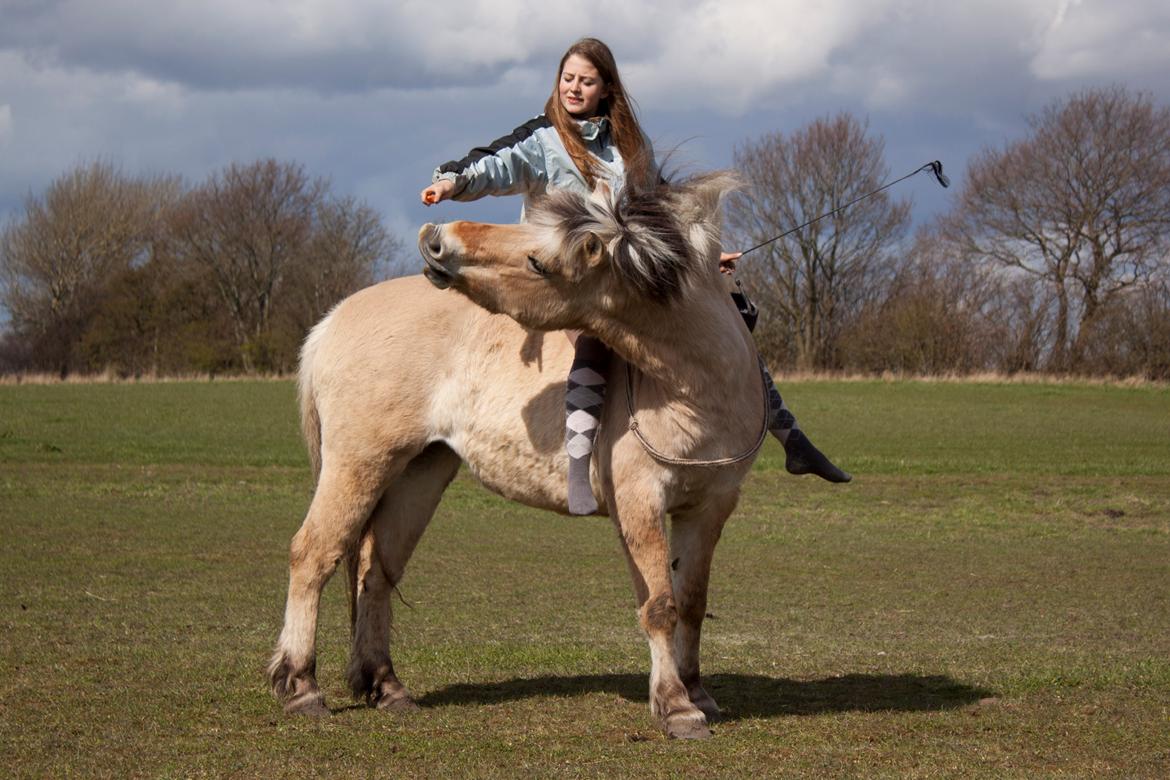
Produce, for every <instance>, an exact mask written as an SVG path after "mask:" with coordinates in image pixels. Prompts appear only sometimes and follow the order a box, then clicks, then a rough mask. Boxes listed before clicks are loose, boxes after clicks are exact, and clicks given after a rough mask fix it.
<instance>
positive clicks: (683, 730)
mask: <svg viewBox="0 0 1170 780" xmlns="http://www.w3.org/2000/svg"><path fill="white" fill-rule="evenodd" d="M666 736H668V737H670V738H671V739H710V738H711V729H709V728H707V724H706V723H704V722H703V720H702V719H701V718H694V717H686V718H671V719H670V720H668V721H667V722H666Z"/></svg>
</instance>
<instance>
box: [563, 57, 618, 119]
mask: <svg viewBox="0 0 1170 780" xmlns="http://www.w3.org/2000/svg"><path fill="white" fill-rule="evenodd" d="M560 94H561V105H562V106H564V107H565V110H566V111H568V112H569V113H570V114H572V115H573V116H575V117H576V118H578V119H588V118H589V117H591V116H596V115H597V107H598V106H599V105H600V104H601V101H602V100H603V99H605V98H607V97H609V87H607V86H606V85H605V82H604V81H602V80H601V74H599V73H598V72H597V68H595V67H593V65H592V64H591V63H590V62H589V60H587V59H585V58H584V57H582V56H581V55H579V54H570V55H569V58H568V59H567V60H565V67H564V68H562V69H561V81H560Z"/></svg>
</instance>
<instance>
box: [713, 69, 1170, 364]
mask: <svg viewBox="0 0 1170 780" xmlns="http://www.w3.org/2000/svg"><path fill="white" fill-rule="evenodd" d="M735 164H736V167H737V168H739V169H740V170H741V171H742V172H743V174H744V176H745V178H746V179H747V181H748V182H750V183H751V187H750V190H749V191H748V193H747V197H744V198H741V199H740V200H739V201H738V202H737V203H733V204H732V206H731V208H730V209H729V212H728V223H729V228H730V231H729V232H730V234H731V238H730V240H729V241H726V242H725V243H726V244H728V245H730V246H736V245H742V246H752V245H755V244H757V243H759V242H761V241H764V240H767V239H768V238H770V237H771V236H774V235H777V234H779V233H782V232H784V231H785V230H786V229H788V228H789V227H791V226H793V225H800V224H802V223H803V222H805V221H807V220H809V219H812V218H813V217H816V216H817V215H819V214H823V213H825V212H828V211H832V210H833V209H835V208H837V207H839V206H841V205H843V204H845V203H849V202H850V201H851V200H853V199H854V198H856V197H858V196H859V195H862V194H865V193H867V192H870V191H872V190H874V189H876V188H877V187H879V186H880V184H881V183H882V182H883V181H884V180H885V179H886V178H887V177H888V175H889V171H888V169H887V168H886V166H885V164H884V162H883V149H882V142H881V140H880V139H879V138H874V137H872V136H871V135H870V134H869V133H868V132H867V128H866V126H865V124H864V123H863V122H860V121H859V120H857V119H856V118H854V117H852V116H850V115H848V114H844V115H840V116H837V117H831V118H824V119H818V120H817V121H815V122H813V123H811V124H810V125H809V126H807V127H805V128H803V129H801V130H799V131H798V132H796V133H793V134H792V135H791V136H785V135H783V134H780V133H776V134H772V135H767V136H764V137H763V138H760V139H757V140H755V141H751V142H748V143H745V144H743V145H742V146H740V147H739V148H737V149H736V152H735ZM908 229H909V211H908V207H907V205H906V204H905V203H899V202H897V201H895V200H894V199H893V198H891V197H890V196H889V194H888V192H883V193H881V194H879V195H876V196H874V197H873V198H871V199H867V200H865V201H863V202H862V203H859V204H858V205H855V206H851V207H850V208H848V209H846V210H845V211H844V212H842V213H840V214H837V215H835V216H833V217H831V218H828V219H825V220H821V221H819V222H816V223H814V224H812V225H809V226H808V227H805V228H802V229H800V230H798V231H796V232H795V233H794V234H793V235H792V236H790V237H789V238H787V239H784V240H782V241H778V242H776V243H774V244H771V245H769V246H767V247H764V248H763V249H761V250H759V251H758V252H755V253H752V254H751V255H749V256H748V257H745V258H744V260H743V261H742V264H741V265H742V270H741V275H742V276H743V277H744V278H745V279H746V280H747V283H748V287H749V290H750V291H752V292H753V293H754V295H755V297H756V298H757V299H758V302H759V305H760V308H761V309H762V310H763V312H764V316H763V318H762V319H761V323H760V326H759V327H758V328H757V331H756V333H757V341H758V342H759V343H760V345H761V349H762V351H763V352H764V354H765V356H766V357H767V358H768V359H769V360H770V362H771V363H772V364H773V365H777V366H782V367H786V368H799V369H818V370H823V369H828V370H839V371H840V370H843V371H855V372H884V371H894V372H902V373H908V374H946V373H955V374H970V373H973V372H985V371H991V372H1001V373H1009V374H1010V373H1016V372H1023V371H1030V372H1053V373H1060V374H1067V373H1075V374H1081V375H1112V376H1144V377H1147V378H1151V379H1170V110H1168V109H1167V108H1166V107H1164V106H1156V105H1154V104H1153V103H1152V101H1151V100H1150V99H1149V98H1148V97H1146V96H1143V95H1139V94H1134V93H1131V92H1130V91H1128V90H1127V89H1125V88H1124V87H1120V86H1115V87H1111V88H1106V89H1095V90H1086V91H1082V92H1078V93H1075V94H1073V95H1071V96H1069V97H1067V98H1065V99H1063V100H1060V101H1057V102H1055V103H1053V104H1052V105H1050V106H1048V107H1046V108H1045V109H1043V110H1042V111H1040V112H1039V113H1037V114H1035V115H1034V116H1032V117H1030V118H1029V132H1028V134H1027V136H1026V137H1024V138H1022V139H1018V140H1014V141H1010V142H1008V143H1006V144H1005V145H1004V146H1003V147H1002V148H996V149H985V150H983V151H982V152H981V153H979V154H978V155H976V156H975V158H974V159H972V160H970V161H969V163H968V166H967V171H966V176H965V177H964V179H963V186H962V188H961V189H960V190H959V192H958V197H957V200H956V203H955V205H954V207H953V208H952V209H951V211H950V212H949V213H946V214H944V215H942V216H940V217H939V218H937V219H936V220H934V221H933V222H932V223H931V224H929V225H925V226H923V227H922V228H920V229H919V230H918V231H917V232H916V233H915V234H914V235H913V236H908V235H907V233H908Z"/></svg>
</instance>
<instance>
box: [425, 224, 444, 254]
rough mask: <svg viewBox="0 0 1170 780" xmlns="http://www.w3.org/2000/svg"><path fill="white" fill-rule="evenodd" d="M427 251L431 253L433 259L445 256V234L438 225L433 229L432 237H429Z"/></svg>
mask: <svg viewBox="0 0 1170 780" xmlns="http://www.w3.org/2000/svg"><path fill="white" fill-rule="evenodd" d="M427 251H429V252H430V253H431V257H439V256H440V255H441V254H443V233H442V231H441V230H439V226H438V225H435V226H434V227H433V228H431V232H430V235H428V236H427Z"/></svg>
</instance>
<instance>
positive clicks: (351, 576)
mask: <svg viewBox="0 0 1170 780" xmlns="http://www.w3.org/2000/svg"><path fill="white" fill-rule="evenodd" d="M329 320H330V317H329V316H327V317H325V318H324V319H323V320H321V321H320V322H319V323H317V324H316V325H315V326H314V327H313V329H312V330H311V331H309V335H308V336H306V337H305V343H304V345H303V346H302V347H301V365H300V370H299V371H298V373H297V400H298V402H299V404H300V408H301V435H302V436H303V437H304V439H305V449H307V450H308V453H309V464H310V465H311V466H312V469H313V482H314V484H316V482H317V481H319V480H320V479H321V413H320V411H319V410H318V408H317V393H316V387H315V386H314V385H313V365H314V362H315V361H316V359H317V351H318V350H319V349H320V347H321V341H322V340H323V338H324V335H325V331H326V330H327V329H328V326H329ZM344 557H345V573H346V577H345V579H346V584H347V587H348V590H349V626H350V635H351V636H352V635H353V629H354V626H355V623H356V621H357V575H358V549H357V545H356V544H355V545H351V546H350V547H349V549H347V550H346V551H345V556H344Z"/></svg>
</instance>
